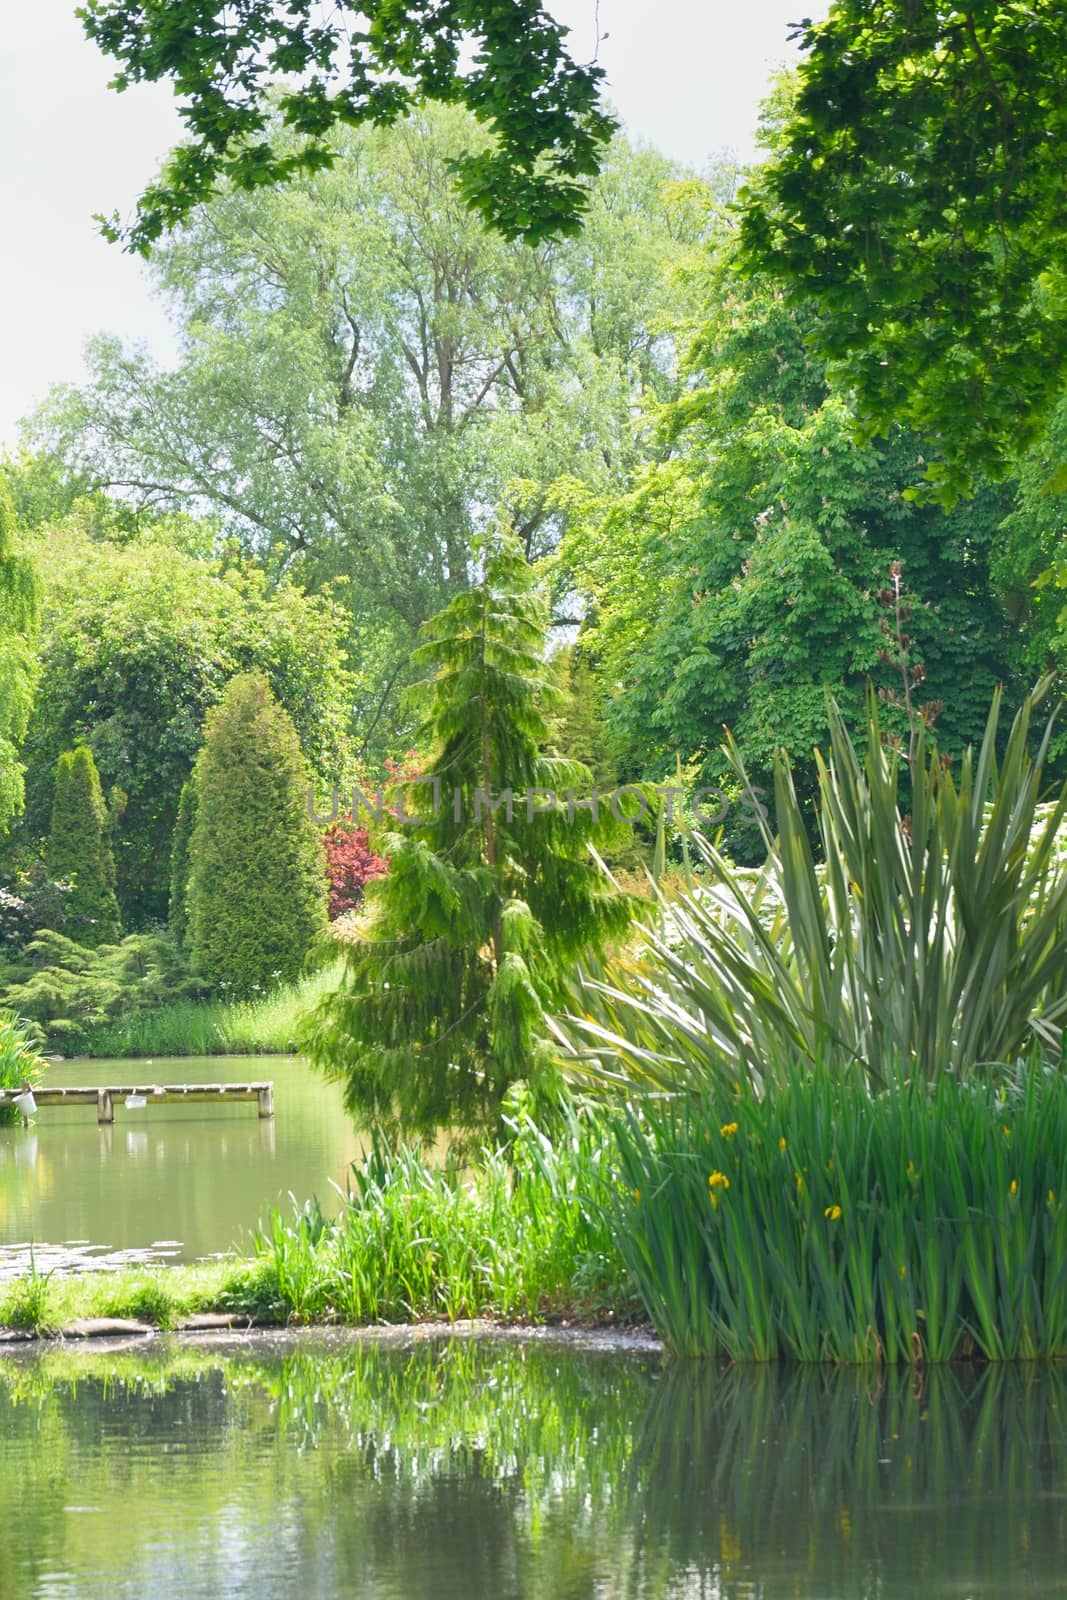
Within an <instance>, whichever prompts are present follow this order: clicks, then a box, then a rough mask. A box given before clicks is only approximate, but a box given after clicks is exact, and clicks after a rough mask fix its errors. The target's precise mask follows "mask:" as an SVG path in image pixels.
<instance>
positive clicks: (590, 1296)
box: [254, 1114, 640, 1324]
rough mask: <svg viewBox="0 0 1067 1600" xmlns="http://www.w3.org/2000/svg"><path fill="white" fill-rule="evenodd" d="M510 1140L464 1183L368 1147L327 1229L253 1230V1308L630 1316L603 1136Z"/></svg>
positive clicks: (299, 1214)
mask: <svg viewBox="0 0 1067 1600" xmlns="http://www.w3.org/2000/svg"><path fill="white" fill-rule="evenodd" d="M513 1132H514V1137H513V1139H512V1142H511V1144H510V1145H509V1147H508V1149H507V1151H506V1152H505V1151H499V1150H486V1151H484V1152H483V1153H482V1155H481V1157H480V1158H479V1160H478V1162H477V1164H476V1165H474V1166H473V1167H471V1168H470V1169H464V1168H462V1167H461V1166H460V1165H459V1164H458V1163H457V1162H446V1163H445V1164H444V1165H443V1166H440V1165H438V1166H434V1165H429V1164H427V1162H426V1160H425V1159H424V1157H423V1155H422V1153H421V1152H419V1151H418V1150H416V1149H414V1148H410V1147H400V1148H399V1149H396V1150H389V1149H387V1148H386V1147H384V1146H383V1145H380V1144H379V1145H376V1146H375V1147H374V1148H373V1149H372V1150H371V1152H370V1153H369V1154H368V1155H367V1157H366V1158H365V1160H364V1161H363V1163H362V1165H361V1166H359V1167H357V1168H355V1169H354V1170H353V1174H352V1178H351V1180H350V1184H349V1188H348V1192H347V1194H346V1196H345V1198H344V1203H343V1205H342V1207H341V1211H340V1214H339V1215H338V1216H337V1217H336V1218H329V1217H327V1216H326V1215H325V1214H324V1213H323V1210H322V1208H321V1206H320V1205H319V1204H318V1203H317V1202H314V1201H313V1202H311V1203H309V1204H305V1205H303V1206H299V1205H297V1204H296V1202H295V1201H294V1204H293V1210H292V1214H291V1215H290V1216H288V1217H287V1216H285V1215H284V1214H283V1213H282V1212H280V1211H277V1210H276V1211H275V1212H274V1213H273V1214H272V1216H271V1218H270V1220H269V1221H268V1222H267V1223H266V1224H265V1225H263V1227H262V1228H261V1229H260V1232H259V1234H258V1235H257V1237H256V1241H255V1268H254V1273H255V1278H256V1284H257V1287H256V1294H257V1298H259V1299H260V1300H261V1301H265V1302H269V1303H271V1304H272V1305H273V1306H274V1308H275V1309H276V1311H277V1312H278V1313H280V1314H284V1315H285V1316H286V1317H287V1318H291V1319H294V1320H297V1321H307V1322H315V1321H334V1320H336V1321H342V1322H349V1323H360V1324H362V1323H376V1322H413V1321H421V1320H425V1319H439V1320H443V1321H457V1320H460V1319H464V1318H468V1317H496V1318H500V1319H501V1320H504V1321H524V1320H539V1319H543V1318H545V1317H553V1316H574V1317H579V1318H582V1319H594V1320H595V1319H598V1318H604V1319H605V1320H611V1319H614V1318H619V1319H626V1318H627V1317H631V1318H632V1317H634V1316H636V1315H638V1314H639V1311H640V1303H639V1301H638V1299H637V1296H636V1294H635V1292H634V1289H633V1286H632V1284H631V1283H630V1281H629V1277H628V1274H627V1272H626V1270H625V1268H624V1266H623V1265H622V1262H621V1260H620V1258H619V1256H618V1254H617V1252H616V1250H615V1248H614V1244H613V1241H612V1236H611V1221H610V1218H611V1215H612V1213H613V1206H614V1196H613V1187H614V1184H615V1181H616V1180H615V1177H614V1175H613V1166H614V1163H613V1160H612V1157H613V1152H612V1150H611V1146H610V1141H609V1140H607V1139H606V1138H605V1136H604V1132H603V1129H602V1128H601V1127H600V1126H599V1124H596V1123H592V1124H591V1123H589V1122H587V1121H585V1120H584V1119H582V1118H581V1117H580V1116H578V1115H575V1114H572V1115H570V1116H568V1117H567V1118H566V1120H565V1122H564V1123H563V1125H562V1126H561V1127H560V1128H558V1129H557V1130H555V1132H554V1135H553V1136H552V1137H549V1135H547V1134H546V1133H544V1132H543V1131H541V1130H539V1129H538V1128H537V1127H536V1126H535V1125H534V1124H533V1122H532V1121H531V1120H530V1119H529V1118H528V1117H526V1116H525V1115H523V1116H522V1118H521V1119H520V1121H519V1122H518V1123H516V1124H515V1125H514V1128H513Z"/></svg>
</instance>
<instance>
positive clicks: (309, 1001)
mask: <svg viewBox="0 0 1067 1600" xmlns="http://www.w3.org/2000/svg"><path fill="white" fill-rule="evenodd" d="M338 972H339V968H338V967H337V966H336V965H332V966H330V967H327V968H324V969H323V970H322V971H321V972H316V973H314V974H312V975H311V976H310V977H308V978H305V979H304V980H303V981H302V982H300V983H297V984H289V985H285V986H284V987H282V988H279V989H276V990H275V991H274V992H273V993H271V994H269V995H265V996H264V997H263V998H262V999H261V1000H245V1001H226V1000H214V1001H198V1000H180V1001H177V1002H175V1003H174V1004H172V1005H168V1006H161V1007H160V1008H159V1010H157V1011H147V1012H143V1013H139V1014H136V1015H133V1016H131V1017H130V1018H129V1019H128V1020H127V1021H125V1022H121V1023H118V1024H110V1025H108V1026H106V1027H100V1028H96V1029H92V1030H90V1032H89V1034H88V1038H87V1041H86V1043H85V1044H84V1045H83V1046H82V1047H81V1053H84V1054H86V1055H90V1056H220V1055H286V1054H288V1053H289V1052H290V1051H292V1050H294V1049H295V1048H296V1038H297V1025H298V1022H299V1019H300V1016H301V1014H302V1013H303V1012H304V1011H305V1010H306V1009H307V1008H308V1007H309V1006H312V1005H314V1003H315V1001H316V1000H317V999H318V998H319V996H320V995H321V994H323V993H324V992H325V991H326V990H327V989H330V988H333V987H334V986H335V984H336V982H337V978H338Z"/></svg>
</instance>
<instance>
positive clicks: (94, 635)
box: [12, 513, 352, 928]
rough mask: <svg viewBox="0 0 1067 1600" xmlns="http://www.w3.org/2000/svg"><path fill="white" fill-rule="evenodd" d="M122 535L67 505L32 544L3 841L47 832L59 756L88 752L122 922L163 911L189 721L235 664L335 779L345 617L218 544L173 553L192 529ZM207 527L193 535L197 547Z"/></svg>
mask: <svg viewBox="0 0 1067 1600" xmlns="http://www.w3.org/2000/svg"><path fill="white" fill-rule="evenodd" d="M142 523H143V525H142V527H141V529H140V531H139V532H137V533H133V534H131V533H130V532H129V531H127V530H123V529H122V528H121V527H116V526H115V525H114V523H113V521H112V522H110V523H109V522H108V521H107V520H106V519H105V518H104V517H103V516H100V517H97V516H96V514H95V513H94V514H93V522H92V524H91V525H90V526H88V527H86V526H83V523H82V520H81V516H80V514H79V513H75V515H74V516H73V517H72V518H71V520H70V521H69V522H67V523H65V524H63V525H60V526H55V525H51V526H49V527H48V528H47V529H46V530H42V532H41V534H39V535H38V536H37V537H36V538H35V539H34V542H33V549H34V552H35V555H36V558H37V561H38V563H39V566H40V569H41V574H42V580H43V591H44V603H43V611H42V622H41V634H40V662H41V672H40V683H39V693H38V695H37V698H36V704H35V708H34V712H33V716H32V717H31V719H30V723H29V727H28V731H27V734H26V739H25V744H24V750H25V755H24V759H25V762H26V769H27V775H26V811H25V815H24V816H23V817H22V818H21V819H20V822H19V824H18V828H17V831H16V834H15V836H14V838H13V841H12V846H13V847H15V846H19V847H20V848H23V847H24V849H25V850H30V851H32V849H33V848H34V846H35V844H36V842H37V841H38V840H39V839H40V838H41V837H43V835H44V834H45V833H46V832H47V827H48V814H49V806H50V803H51V787H52V773H53V771H54V768H55V762H56V760H57V758H58V756H59V754H60V752H61V751H63V750H66V749H69V748H70V747H71V746H72V745H74V744H75V743H78V742H82V743H85V744H87V745H89V746H90V747H91V748H92V751H93V754H94V757H95V759H96V763H97V766H98V768H99V771H100V774H101V778H102V781H103V783H104V784H105V786H106V787H107V788H108V789H109V790H110V789H111V788H113V787H116V786H117V787H119V788H121V789H122V790H123V791H124V792H125V794H126V796H127V803H126V807H125V811H124V813H123V816H122V820H121V826H120V827H118V829H117V830H116V836H115V841H114V848H115V855H116V865H117V870H118V882H117V890H118V895H119V902H120V905H121V907H122V911H123V920H124V922H125V923H126V925H127V926H128V927H131V928H145V927H146V926H149V925H151V924H152V923H158V922H162V921H164V920H165V919H166V917H167V915H168V903H169V898H170V845H171V836H172V834H173V831H174V824H175V820H176V816H177V807H178V798H179V795H180V793H181V788H182V784H183V783H184V782H185V781H186V779H187V778H188V777H189V774H190V772H191V771H192V765H193V761H194V760H195V757H196V753H197V751H198V749H199V747H200V740H201V736H202V729H203V725H204V718H205V716H206V714H207V712H208V711H209V709H210V708H211V706H213V705H214V704H215V703H216V702H217V701H218V699H219V697H220V696H221V694H222V691H223V689H224V687H225V685H226V684H227V683H228V681H229V680H230V678H232V677H233V676H234V675H235V674H236V673H238V672H242V671H249V670H258V671H260V672H262V673H263V674H264V676H265V677H266V678H267V680H268V682H269V683H270V685H271V689H272V692H273V693H274V694H275V696H276V697H277V698H278V700H279V701H280V702H281V704H282V705H283V706H285V708H286V709H287V710H288V712H289V713H290V715H291V716H292V717H293V720H294V721H295V723H296V725H297V728H298V730H299V733H300V737H301V741H302V746H303V749H304V752H305V754H306V755H307V757H308V760H309V761H310V763H311V764H312V767H313V768H314V770H315V773H316V776H317V777H319V778H321V780H322V781H323V782H325V783H333V782H338V781H340V780H341V779H342V777H343V776H344V772H345V763H346V760H347V749H348V737H347V730H348V720H349V707H350V705H351V699H352V680H351V677H350V675H349V673H348V670H347V664H346V659H345V652H344V640H345V638H346V636H347V633H348V626H347V619H346V617H345V614H344V612H343V610H342V609H341V607H340V605H339V603H338V601H337V600H336V599H335V598H334V597H332V596H331V595H329V594H324V595H321V596H318V597H316V598H309V597H308V596H306V595H304V594H303V593H302V592H301V590H300V588H299V586H298V585H296V584H294V583H291V582H289V581H287V580H286V579H284V578H279V579H278V580H277V581H275V582H273V583H270V582H268V580H267V577H266V575H265V573H264V572H263V570H262V568H261V567H260V566H259V565H258V564H257V563H255V562H253V561H246V560H244V559H242V558H240V557H238V556H236V555H235V554H234V553H233V552H232V551H231V552H229V553H226V554H224V555H223V556H222V557H219V558H215V557H212V556H211V555H207V556H204V555H201V554H199V553H193V552H192V551H190V549H189V548H187V546H188V545H190V544H192V545H194V547H195V544H196V542H197V541H199V542H201V543H203V542H204V540H205V528H204V525H203V523H202V522H201V523H200V524H190V523H189V522H188V521H185V522H183V521H182V520H181V519H178V520H177V521H175V520H174V519H170V518H167V519H163V518H160V517H158V516H154V517H153V516H147V517H145V518H143V519H142ZM216 533H217V530H216V529H215V528H213V527H208V528H207V529H206V537H207V542H208V545H209V548H210V544H211V543H212V542H214V540H215V537H216Z"/></svg>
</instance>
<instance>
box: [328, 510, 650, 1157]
mask: <svg viewBox="0 0 1067 1600" xmlns="http://www.w3.org/2000/svg"><path fill="white" fill-rule="evenodd" d="M545 621H546V618H545V610H544V605H543V601H542V599H541V597H540V595H539V594H538V593H537V591H536V589H535V587H534V576H533V573H532V571H531V569H530V567H529V566H528V565H527V563H526V561H525V559H524V557H523V554H522V551H521V547H520V546H519V545H518V544H517V543H516V541H515V540H514V539H513V538H500V539H499V540H498V541H497V542H494V543H493V545H492V546H491V547H490V548H489V550H488V553H487V555H486V559H485V570H484V574H483V577H482V579H481V581H480V582H479V583H478V584H477V586H476V587H474V588H473V589H471V590H469V591H468V592H467V593H465V594H462V595H458V596H457V597H456V598H455V599H454V600H452V601H450V603H449V604H448V605H447V606H446V607H445V608H444V610H443V611H441V612H440V614H439V615H438V616H437V617H435V618H434V619H433V620H432V621H431V622H429V623H428V624H427V625H426V628H425V630H424V642H423V644H422V646H421V647H420V651H419V661H420V663H421V664H422V665H424V666H426V667H428V668H431V669H432V671H433V676H432V677H431V678H430V679H429V680H428V681H427V682H426V683H425V685H424V687H423V689H422V691H421V694H422V699H423V703H424V704H425V706H426V720H425V724H424V727H423V730H422V733H423V738H424V739H425V741H426V743H427V744H429V745H431V746H432V747H433V750H434V754H433V756H432V757H431V759H430V761H429V762H428V764H427V766H426V768H425V771H424V773H423V775H422V777H421V778H420V779H419V780H418V784H417V785H416V786H415V787H414V791H413V796H409V801H410V803H411V804H412V805H413V806H415V807H417V810H418V812H421V813H422V816H421V818H420V819H418V820H414V819H413V818H412V817H411V816H409V818H408V824H409V825H407V826H405V827H403V829H402V830H400V831H397V832H395V833H393V834H392V835H389V836H388V837H387V839H386V848H387V850H388V852H389V871H388V873H387V874H386V876H385V877H383V878H379V879H377V880H376V881H375V882H373V883H371V884H369V885H368V886H367V907H368V909H367V914H366V917H365V919H364V920H363V922H362V923H361V924H360V926H359V929H358V931H357V933H356V934H355V935H354V936H352V937H351V938H349V939H347V940H346V941H345V942H344V943H343V945H342V949H343V953H344V960H345V976H344V981H343V983H342V985H341V987H340V988H339V989H337V990H336V991H335V992H333V993H332V994H329V995H327V996H326V997H324V999H323V1000H322V1001H321V1002H320V1004H319V1006H318V1008H317V1010H316V1011H315V1012H314V1013H313V1015H312V1018H311V1021H310V1024H309V1027H308V1030H307V1045H308V1048H309V1051H310V1054H311V1058H312V1060H313V1062H314V1063H315V1064H316V1065H317V1066H319V1067H320V1068H321V1069H322V1070H324V1071H325V1072H326V1073H327V1074H328V1075H329V1076H331V1077H335V1078H339V1079H340V1080H341V1081H342V1083H343V1085H344V1095H345V1105H346V1106H347V1108H348V1110H349V1111H350V1112H351V1113H352V1114H353V1115H354V1116H355V1117H356V1118H357V1119H358V1120H359V1121H360V1122H361V1123H363V1124H365V1125H384V1126H387V1127H389V1126H398V1127H399V1128H400V1129H402V1130H403V1131H404V1132H405V1133H414V1134H419V1135H425V1136H430V1135H432V1134H433V1133H434V1132H435V1131H436V1130H438V1129H440V1128H451V1129H467V1130H477V1129H483V1130H484V1129H489V1130H491V1131H494V1132H495V1131H499V1119H500V1112H501V1105H502V1102H503V1100H504V1097H505V1095H506V1093H507V1091H508V1089H509V1088H510V1087H511V1085H512V1084H514V1083H515V1082H517V1081H519V1080H525V1081H526V1082H527V1083H528V1084H529V1086H530V1088H531V1091H532V1092H533V1094H534V1095H535V1096H540V1097H542V1098H544V1099H547V1098H549V1097H550V1096H551V1092H552V1087H553V1070H552V1066H551V1059H550V1052H549V1049H548V1046H547V1044H546V1032H547V1029H546V1021H545V1015H546V1011H549V1010H551V1009H552V1008H553V1007H557V1006H559V1005H561V1004H562V1002H563V997H564V991H565V982H566V978H567V974H568V972H569V970H570V969H571V968H572V966H573V964H574V963H575V962H576V961H577V960H579V959H580V958H581V957H582V956H583V955H585V954H588V953H590V952H592V951H595V950H596V949H597V948H598V947H600V946H601V945H602V944H603V942H604V941H605V940H607V939H609V938H611V937H612V936H616V935H619V934H621V933H622V932H623V930H624V929H625V927H626V925H627V921H628V918H629V915H630V909H629V904H628V902H627V900H626V897H625V896H622V895H619V894H616V893H615V892H613V890H612V889H611V887H610V885H609V884H608V882H607V881H606V880H605V878H604V877H603V875H602V874H601V873H600V871H599V870H598V868H597V866H596V863H595V862H594V860H593V859H592V857H591V856H590V853H589V845H590V844H591V843H592V842H594V841H600V842H604V841H606V840H608V839H609V838H611V837H613V836H615V835H617V834H618V833H619V832H620V831H621V825H620V824H619V823H618V822H617V821H615V819H614V818H613V817H612V816H611V815H610V814H608V812H607V807H606V805H605V807H604V808H603V809H602V810H600V811H599V812H596V813H595V812H594V808H593V807H592V806H591V805H590V803H589V802H590V798H591V797H590V792H589V791H590V782H591V780H590V774H589V772H588V769H587V768H585V767H583V766H582V765H581V764H580V763H578V762H572V761H566V760H563V759H562V758H559V757H551V756H548V755H546V754H544V753H543V750H544V746H545V744H546V742H547V741H548V739H549V735H550V728H549V724H548V722H547V720H546V710H547V709H548V708H549V707H550V706H551V705H553V704H556V703H558V701H559V698H560V696H559V691H558V689H557V687H556V685H555V683H554V675H553V672H552V669H551V668H550V666H549V664H548V663H547V661H546V659H545ZM567 790H572V791H574V799H575V802H576V803H575V804H574V805H568V804H567V803H565V801H564V800H563V798H562V797H563V796H564V795H565V793H566V791H567ZM552 795H555V796H557V797H559V798H557V799H556V800H555V801H553V799H552Z"/></svg>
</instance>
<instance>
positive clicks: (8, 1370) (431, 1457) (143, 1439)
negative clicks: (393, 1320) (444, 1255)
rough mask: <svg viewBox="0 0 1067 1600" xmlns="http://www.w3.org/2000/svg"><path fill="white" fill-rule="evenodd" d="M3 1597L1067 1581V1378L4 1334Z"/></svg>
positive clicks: (642, 1596)
mask: <svg viewBox="0 0 1067 1600" xmlns="http://www.w3.org/2000/svg"><path fill="white" fill-rule="evenodd" d="M0 1439H2V1441H3V1447H2V1459H3V1483H4V1490H5V1493H4V1496H3V1499H4V1515H3V1517H0V1595H3V1596H4V1600H60V1597H63V1600H66V1597H71V1600H75V1597H76V1600H104V1597H106V1600H145V1597H149V1596H163V1597H170V1596H181V1597H183V1600H218V1597H226V1600H244V1597H248V1600H253V1597H254V1600H291V1597H294V1596H296V1597H299V1600H345V1597H349V1596H353V1597H354V1596H361V1597H373V1600H422V1597H426V1600H431V1597H432V1600H481V1597H484V1600H520V1597H522V1600H616V1597H618V1600H796V1597H798V1596H799V1597H802V1600H814V1597H819V1600H834V1597H847V1600H898V1597H899V1600H913V1597H916V1596H923V1597H927V1600H965V1597H969V1596H989V1597H996V1600H1011V1597H1014V1596H1023V1595H1026V1596H1042V1597H1044V1596H1049V1595H1059V1594H1063V1593H1065V1592H1067V1380H1065V1377H1064V1375H1063V1373H1061V1372H1055V1371H1048V1370H1037V1369H1033V1370H1026V1369H1022V1368H1014V1369H1006V1370H988V1369H987V1370H986V1371H984V1372H981V1373H970V1374H968V1373H966V1372H962V1373H961V1372H956V1371H949V1372H946V1371H939V1372H933V1373H930V1374H928V1375H927V1376H926V1377H925V1378H924V1377H921V1376H919V1377H916V1376H913V1375H912V1374H910V1373H906V1372H900V1373H890V1374H888V1375H884V1376H883V1377H882V1378H879V1377H878V1376H877V1375H876V1374H874V1373H859V1372H856V1371H851V1372H836V1373H831V1372H822V1371H812V1370H797V1369H793V1370H791V1371H783V1370H766V1369H748V1370H742V1369H734V1370H723V1369H713V1368H708V1367H702V1366H699V1365H696V1364H685V1365H681V1366H678V1367H674V1368H670V1367H668V1366H665V1365H662V1364H661V1362H660V1359H659V1358H658V1356H657V1355H656V1354H655V1353H653V1352H651V1351H638V1352H637V1353H620V1352H619V1351H612V1352H605V1351H602V1350H582V1349H578V1350H575V1349H568V1348H561V1347H559V1346H557V1345H553V1344H551V1343H549V1342H547V1341H544V1340H533V1341H531V1342H526V1343H519V1342H508V1343H504V1344H484V1343H477V1342H473V1341H457V1340H447V1341H446V1340H441V1341H436V1342H435V1341H421V1342H411V1343H408V1344H407V1345H401V1346H396V1347H391V1346H387V1345H384V1344H382V1343H380V1342H375V1341H352V1340H348V1341H345V1340H342V1339H341V1338H340V1337H339V1336H337V1335H333V1336H330V1335H320V1336H316V1337H315V1338H313V1339H310V1340H307V1339H305V1340H301V1341H299V1342H294V1341H293V1340H291V1339H290V1340H288V1341H281V1342H277V1343H274V1344H267V1345H257V1344H255V1343H251V1342H250V1343H249V1344H247V1345H246V1346H245V1347H243V1348H239V1349H237V1350H236V1351H234V1350H232V1349H230V1350H227V1351H226V1352H225V1353H222V1352H220V1351H219V1349H218V1348H217V1347H212V1346H210V1345H206V1344H205V1345H202V1346H200V1347H189V1346H188V1345H181V1346H178V1345H176V1344H171V1345H169V1346H168V1345H166V1344H163V1345H160V1346H159V1347H157V1348H156V1349H155V1350H153V1351H152V1352H150V1353H146V1354H132V1353H120V1354H108V1353H105V1352H102V1351H100V1350H98V1349H93V1348H91V1347H90V1348H85V1347H82V1348H79V1349H64V1350H55V1349H53V1350H51V1351H49V1352H47V1353H45V1354H43V1355H32V1356H31V1355H26V1354H8V1355H5V1356H3V1357H0Z"/></svg>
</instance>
